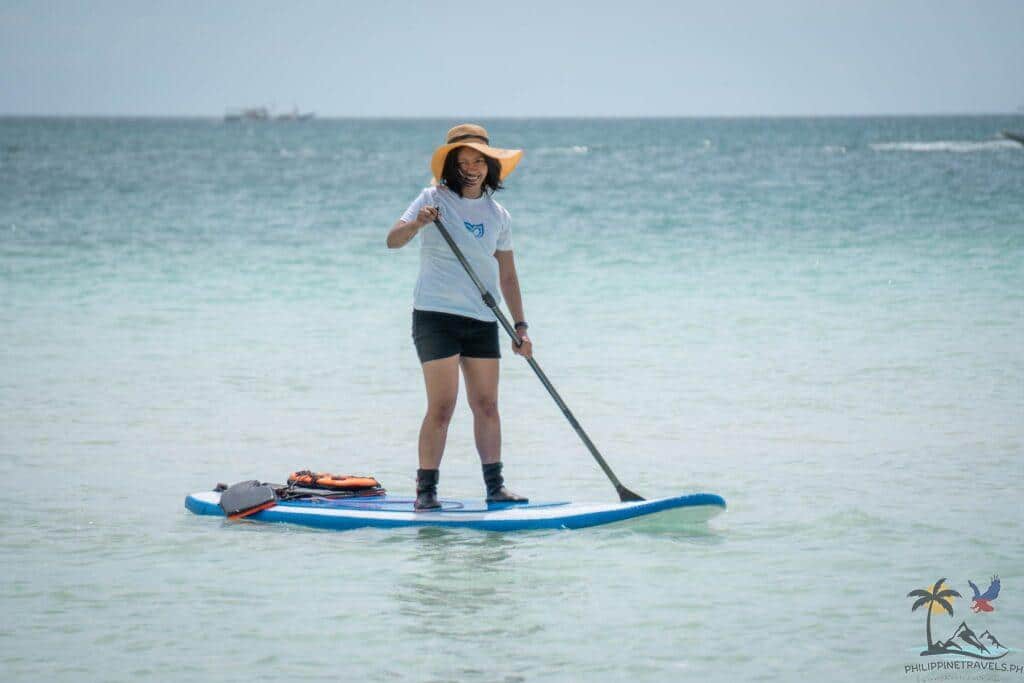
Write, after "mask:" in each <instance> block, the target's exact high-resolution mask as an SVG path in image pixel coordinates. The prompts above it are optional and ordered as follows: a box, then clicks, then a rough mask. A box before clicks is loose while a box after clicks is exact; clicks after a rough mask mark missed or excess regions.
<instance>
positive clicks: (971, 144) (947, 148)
mask: <svg viewBox="0 0 1024 683" xmlns="http://www.w3.org/2000/svg"><path fill="white" fill-rule="evenodd" d="M870 147H871V149H873V150H875V151H876V152H989V151H995V150H1003V149H1014V148H1018V147H1020V144H1018V143H1016V142H1014V141H1013V140H980V141H979V140H935V141H933V142H881V143H875V144H873V145H870Z"/></svg>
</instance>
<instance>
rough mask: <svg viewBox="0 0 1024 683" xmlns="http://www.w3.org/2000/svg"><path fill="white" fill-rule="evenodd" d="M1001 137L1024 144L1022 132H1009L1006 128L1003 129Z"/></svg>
mask: <svg viewBox="0 0 1024 683" xmlns="http://www.w3.org/2000/svg"><path fill="white" fill-rule="evenodd" d="M1003 137H1004V138H1006V139H1007V140H1013V141H1014V142H1019V143H1020V144H1022V145H1024V133H1011V132H1010V131H1008V130H1004V131H1003Z"/></svg>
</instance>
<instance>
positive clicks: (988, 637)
mask: <svg viewBox="0 0 1024 683" xmlns="http://www.w3.org/2000/svg"><path fill="white" fill-rule="evenodd" d="M978 640H980V641H982V642H985V641H986V640H987V641H988V642H990V643H991V644H993V645H995V646H996V647H997V648H999V649H1000V650H1006V649H1007V648H1005V647H1003V644H1002V643H1000V642H999V641H998V640H996V637H995V636H994V635H992V634H991V633H989V632H988V631H985V632H984V633H982V634H981V635H980V636H978Z"/></svg>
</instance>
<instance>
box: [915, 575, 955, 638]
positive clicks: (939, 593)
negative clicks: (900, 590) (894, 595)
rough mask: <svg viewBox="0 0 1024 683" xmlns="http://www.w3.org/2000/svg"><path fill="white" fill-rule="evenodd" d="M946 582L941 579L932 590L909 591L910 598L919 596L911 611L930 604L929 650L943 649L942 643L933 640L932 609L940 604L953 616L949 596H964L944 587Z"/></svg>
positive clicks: (928, 625) (928, 622) (928, 623)
mask: <svg viewBox="0 0 1024 683" xmlns="http://www.w3.org/2000/svg"><path fill="white" fill-rule="evenodd" d="M944 583H946V579H944V578H943V579H939V580H938V581H936V582H935V585H934V586H932V589H931V591H928V590H924V589H922V588H919V589H917V590H916V591H910V592H909V593H907V597H908V598H917V602H915V603H914V606H913V607H911V608H910V611H911V612H913V611H915V610H916V609H917V608H918V607H921V606H922V605H928V620H927V622H926V624H927V625H926V628H927V634H928V650H927V651H928V652H935V651H938V650H942V645H941V644H939V643H933V642H932V610H933V609H935V606H936V605H938V606H939V607H940V608H942V609H944V610H946V611H947V612H949V616H953V605H951V604H950V603H949V600H948V598H960V597H963V596H962V595H960V594H959V593H957V592H956V591H955V590H953V589H951V588H946V589H943V588H942V585H943V584H944Z"/></svg>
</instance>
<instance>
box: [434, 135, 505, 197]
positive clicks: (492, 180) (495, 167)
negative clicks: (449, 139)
mask: <svg viewBox="0 0 1024 683" xmlns="http://www.w3.org/2000/svg"><path fill="white" fill-rule="evenodd" d="M460 149H466V148H465V147H455V148H453V149H451V150H449V151H448V156H446V157H445V158H444V168H443V169H442V170H441V184H442V185H444V186H446V187H447V188H448V189H449V190H451V191H452V192H454V193H455V194H457V195H459V196H460V197H461V196H462V176H461V175H460V174H459V163H458V161H459V159H458V157H459V150H460ZM469 149H473V148H472V147H470V148H469ZM480 154H482V155H483V157H484V160H485V161H486V162H487V177H486V178H484V188H483V189H484V191H489V192H497V191H498V190H500V189H502V188H503V187H504V185H502V184H501V164H500V163H499V162H498V160H497V159H492V158H491V157H489V156H487V155H486V154H484V153H483V152H481V153H480Z"/></svg>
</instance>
